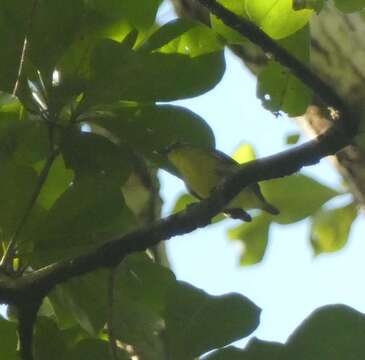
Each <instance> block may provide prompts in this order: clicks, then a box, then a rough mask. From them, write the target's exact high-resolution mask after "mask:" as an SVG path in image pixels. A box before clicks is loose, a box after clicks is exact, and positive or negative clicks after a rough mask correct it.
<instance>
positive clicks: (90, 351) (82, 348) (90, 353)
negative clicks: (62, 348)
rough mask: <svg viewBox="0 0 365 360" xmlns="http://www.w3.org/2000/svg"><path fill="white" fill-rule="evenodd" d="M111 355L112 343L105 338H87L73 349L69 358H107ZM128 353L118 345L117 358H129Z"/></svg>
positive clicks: (69, 359)
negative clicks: (104, 339)
mask: <svg viewBox="0 0 365 360" xmlns="http://www.w3.org/2000/svg"><path fill="white" fill-rule="evenodd" d="M107 359H111V357H110V345H109V344H108V343H107V342H106V341H103V340H98V339H85V340H81V341H80V342H78V343H77V345H76V346H75V347H74V348H72V349H71V354H70V356H69V357H68V360H107ZM129 359H130V356H129V355H128V353H127V352H126V351H124V350H122V349H120V348H119V347H118V349H117V359H116V360H129Z"/></svg>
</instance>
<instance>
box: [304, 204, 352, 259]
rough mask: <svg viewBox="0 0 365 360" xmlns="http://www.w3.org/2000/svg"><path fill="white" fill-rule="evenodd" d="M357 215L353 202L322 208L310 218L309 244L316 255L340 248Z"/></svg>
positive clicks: (344, 243)
mask: <svg viewBox="0 0 365 360" xmlns="http://www.w3.org/2000/svg"><path fill="white" fill-rule="evenodd" d="M356 216H357V208H356V206H355V205H354V204H349V205H347V206H345V207H341V208H336V209H330V210H328V209H323V210H320V211H318V212H317V213H316V214H314V216H313V218H312V229H311V244H312V248H313V250H314V252H315V254H316V255H319V254H321V253H329V252H335V251H338V250H340V249H342V248H343V247H344V246H345V245H346V243H347V239H348V236H349V233H350V230H351V225H352V223H353V221H354V220H355V218H356Z"/></svg>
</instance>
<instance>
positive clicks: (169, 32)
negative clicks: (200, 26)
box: [139, 18, 197, 52]
mask: <svg viewBox="0 0 365 360" xmlns="http://www.w3.org/2000/svg"><path fill="white" fill-rule="evenodd" d="M196 26H197V23H195V22H193V21H191V20H188V19H181V18H178V19H174V20H171V21H170V22H168V23H167V24H164V25H163V26H161V27H160V28H158V29H157V30H156V31H155V32H154V33H153V34H152V35H151V36H150V37H149V38H148V39H147V40H146V41H145V42H144V43H143V44H142V45H141V46H140V47H139V51H144V52H152V51H153V50H157V49H159V48H161V47H163V46H164V45H166V44H168V43H169V42H171V41H172V40H174V39H176V38H177V37H179V36H181V35H182V34H184V33H186V32H187V31H189V30H190V29H191V28H194V27H196Z"/></svg>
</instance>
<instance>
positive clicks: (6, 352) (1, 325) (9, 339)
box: [0, 317, 18, 360]
mask: <svg viewBox="0 0 365 360" xmlns="http://www.w3.org/2000/svg"><path fill="white" fill-rule="evenodd" d="M16 331H17V325H16V323H15V322H11V321H8V320H5V319H4V318H2V317H0V358H1V359H4V360H5V359H6V360H15V359H17V356H16V349H17V343H18V336H17V332H16Z"/></svg>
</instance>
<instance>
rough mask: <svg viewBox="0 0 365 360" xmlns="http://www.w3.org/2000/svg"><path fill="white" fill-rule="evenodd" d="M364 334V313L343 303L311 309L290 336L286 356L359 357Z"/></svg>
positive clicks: (335, 359)
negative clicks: (312, 310)
mask: <svg viewBox="0 0 365 360" xmlns="http://www.w3.org/2000/svg"><path fill="white" fill-rule="evenodd" d="M364 333H365V317H364V314H362V313H360V312H358V311H356V310H354V309H352V308H350V307H348V306H345V305H329V306H325V307H322V308H320V309H317V310H316V311H314V312H313V313H312V314H311V315H310V316H309V317H308V318H307V319H306V320H305V321H304V322H303V323H302V324H301V325H300V326H299V328H297V329H296V331H295V332H294V334H293V335H291V336H290V338H289V340H288V342H287V349H286V357H285V359H288V360H289V359H296V360H312V359H313V360H317V359H318V360H319V359H320V360H343V359H346V360H358V359H362V358H363V357H364V353H365V352H364V341H363V339H364Z"/></svg>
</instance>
